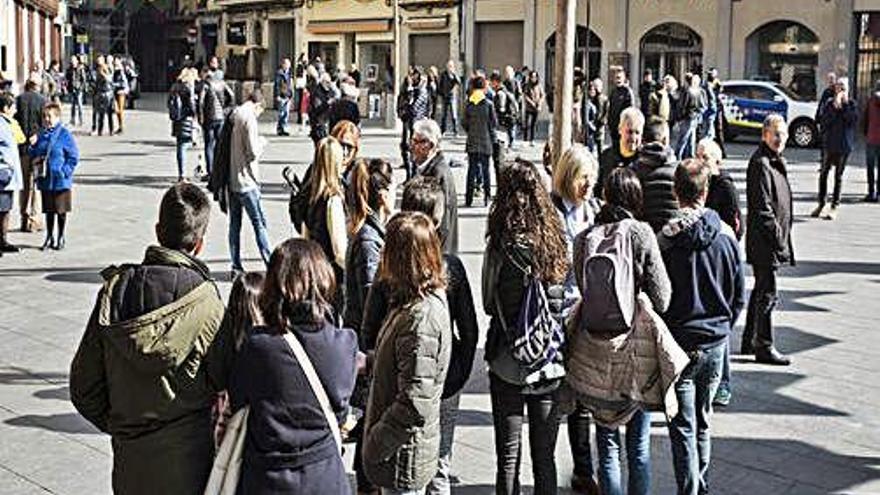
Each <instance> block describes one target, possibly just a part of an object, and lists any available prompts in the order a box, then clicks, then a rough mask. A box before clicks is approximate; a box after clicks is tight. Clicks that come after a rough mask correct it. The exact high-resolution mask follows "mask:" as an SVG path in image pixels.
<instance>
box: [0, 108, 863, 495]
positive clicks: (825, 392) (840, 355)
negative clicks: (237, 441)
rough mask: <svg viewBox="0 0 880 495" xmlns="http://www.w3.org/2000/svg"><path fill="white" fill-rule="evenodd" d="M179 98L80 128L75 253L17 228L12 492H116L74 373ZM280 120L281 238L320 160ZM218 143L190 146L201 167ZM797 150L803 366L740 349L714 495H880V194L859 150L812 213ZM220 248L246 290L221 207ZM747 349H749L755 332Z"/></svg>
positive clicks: (143, 239) (461, 469) (465, 445)
mask: <svg viewBox="0 0 880 495" xmlns="http://www.w3.org/2000/svg"><path fill="white" fill-rule="evenodd" d="M161 101H162V100H161V98H156V99H155V101H153V102H152V104H151V105H152V106H153V108H154V110H149V109H147V110H135V111H132V112H127V118H128V121H129V122H128V125H127V126H126V129H127V134H125V135H122V136H113V137H103V138H97V137H89V136H86V135H83V134H82V133H78V142H79V144H80V147H81V155H82V157H83V160H82V163H81V165H80V168H79V169H78V171H77V176H76V180H75V182H76V186H75V191H74V213H73V214H72V216H71V219H70V224H69V233H68V249H66V250H65V251H62V252H57V253H56V252H49V253H44V252H40V251H39V250H37V249H36V248H37V247H38V246H39V245H40V244H41V241H42V238H41V236H40V235H37V234H21V233H13V234H12V241H13V242H15V243H17V244H20V245H22V246H24V247H25V248H26V249H25V250H24V251H23V252H22V253H20V254H18V255H14V256H12V255H9V256H4V257H3V258H0V301H2V303H0V493H2V494H6V493H9V494H16V495H18V494H31V493H54V494H65V495H78V494H89V495H91V494H102V493H109V492H110V466H111V457H110V446H109V440H108V439H107V437H105V436H104V435H101V434H99V433H97V432H96V430H95V429H94V428H93V427H92V426H91V425H89V424H88V423H87V422H85V421H84V420H83V419H82V418H81V417H79V416H78V415H77V414H76V412H75V410H74V409H73V407H72V406H71V405H70V403H69V400H68V395H69V391H68V389H67V376H68V367H69V363H70V359H71V358H72V356H73V353H74V352H75V349H76V345H77V343H78V341H79V338H80V336H81V334H82V330H83V328H84V326H85V322H86V320H87V318H88V316H89V312H90V310H91V305H92V303H93V301H94V298H95V294H96V292H97V289H98V287H99V284H100V276H99V275H98V272H99V271H100V270H101V269H102V268H104V267H105V266H107V265H109V264H118V263H124V262H129V261H137V260H139V259H140V258H141V257H142V256H143V249H144V246H146V245H147V244H149V243H152V242H154V240H153V237H154V235H153V225H154V223H155V218H156V214H157V210H158V200H159V198H160V196H161V194H162V192H163V191H164V189H165V188H166V187H168V186H169V185H170V184H171V183H172V182H173V180H174V177H175V176H176V169H175V164H174V147H173V141H172V139H171V137H170V136H169V129H170V126H169V125H168V122H167V120H166V119H165V114H164V111H162V110H161ZM148 103H150V101H148ZM87 117H88V115H87ZM86 120H88V119H86ZM263 120H264V122H263V123H262V126H261V130H262V132H263V133H264V134H265V135H267V137H268V139H269V146H268V150H267V154H266V156H265V157H264V160H263V167H264V177H265V180H266V183H265V187H264V191H263V193H264V194H263V196H264V206H265V208H266V210H267V218H268V223H269V231H270V232H269V233H270V240H271V241H272V242H273V243H277V242H280V241H281V240H283V239H285V238H286V237H288V236H290V235H292V234H293V233H292V230H291V228H290V227H289V226H288V224H287V221H286V219H287V212H286V207H287V205H286V201H287V192H286V190H285V189H284V187H283V185H282V180H281V170H282V168H283V167H284V166H286V165H293V166H294V167H295V168H296V170H298V171H301V170H304V168H305V166H306V163H307V162H308V161H309V158H310V156H311V144H310V142H309V140H308V139H307V138H306V137H304V136H294V137H291V138H278V137H275V136H274V135H272V131H273V130H274V125H273V124H272V122H271V116H267V117H266V118H264V119H263ZM446 148H447V150H448V152H449V154H450V156H451V157H452V158H453V159H455V160H458V161H462V162H463V161H464V154H463V140H462V139H458V140H452V142H449V143H446ZM540 149H541V148H540V147H536V148H528V147H527V148H523V149H521V150H518V151H517V153H519V154H522V155H523V156H525V157H528V158H532V159H537V158H538V157H539V153H540ZM753 149H754V143H744V144H736V145H732V146H730V149H729V151H730V155H731V156H730V159H729V160H728V162H727V167H728V168H729V169H730V170H731V172H732V174H733V176H734V177H735V178H736V180H737V181H738V182H739V183H740V185H741V187H742V185H743V184H742V183H743V181H744V179H745V167H746V159H747V158H748V154H749V153H750V152H751V151H752V150H753ZM200 152H201V150H193V151H191V152H190V153H189V154H188V155H187V157H188V162H189V166H188V170H189V171H191V170H192V168H193V166H194V164H195V163H196V157H197V154H198V153H200ZM361 154H362V155H364V156H371V157H372V156H381V157H386V158H391V159H394V158H396V154H397V138H396V137H395V135H394V134H393V133H391V132H389V131H386V130H379V129H368V130H367V131H366V135H365V138H364V142H363V146H362V150H361ZM787 156H788V157H789V158H790V162H791V172H790V175H791V180H792V183H793V186H794V188H795V193H796V202H795V209H796V214H797V217H796V221H797V224H796V226H795V249H796V253H797V256H798V266H797V267H795V268H786V269H784V270H783V271H782V272H781V277H780V281H779V286H780V289H781V290H782V295H783V306H782V310H781V311H780V312H779V313H778V315H777V316H776V320H775V321H776V324H777V326H778V328H779V332H778V334H779V341H780V347H781V349H782V350H783V351H785V352H789V353H791V354H792V356H793V358H794V365H793V366H791V367H790V368H769V367H765V366H759V365H756V364H754V363H752V362H750V361H749V360H748V359H745V358H744V357H741V356H734V363H733V377H734V378H733V379H734V387H735V391H734V401H733V403H732V405H731V406H730V407H729V408H727V409H723V410H719V411H718V412H717V414H716V416H715V418H714V422H713V425H712V427H713V454H714V455H713V464H712V470H711V474H710V476H711V480H712V486H713V493H722V494H792V495H812V494H822V493H840V494H843V493H846V494H856V493H857V494H871V493H874V494H880V420H878V419H877V412H878V410H880V399H878V393H880V390H878V389H880V369H878V367H877V359H878V346H880V334H878V330H877V324H876V320H877V308H878V305H877V302H876V297H874V293H875V292H876V290H877V288H878V286H877V284H878V283H880V250H878V246H880V234H878V232H877V218H878V214H880V205H868V204H863V203H860V202H859V201H858V200H859V199H860V198H861V196H862V195H863V194H864V189H865V176H864V168H863V166H862V163H861V162H862V160H863V159H862V154H861V153H860V152H857V153H855V154H854V156H853V157H852V158H851V160H850V163H851V165H850V167H849V168H848V170H847V183H846V187H845V188H844V193H845V198H844V199H845V202H844V205H843V207H842V208H841V211H840V216H839V219H838V221H835V222H828V221H822V220H815V219H810V218H808V217H807V215H808V213H809V211H810V210H811V209H812V207H813V201H814V200H813V195H814V194H815V191H816V170H817V164H816V156H817V152H816V151H815V150H791V151H790V152H788V153H787ZM455 174H456V178H457V181H458V183H459V192H460V193H461V194H462V195H463V192H464V175H465V170H464V168H458V169H455ZM395 178H396V180H397V183H398V184H400V183H401V182H402V180H403V172H402V171H401V170H396V171H395ZM742 193H743V201H744V191H742ZM461 199H462V198H460V201H461ZM459 211H460V214H461V218H460V229H461V234H460V235H461V249H462V256H461V257H462V259H463V261H464V263H465V267H466V269H467V271H468V273H469V275H470V280H471V287H472V288H474V289H475V290H476V292H475V294H474V296H475V303H476V305H477V308H482V302H481V298H480V294H479V287H480V283H479V277H480V266H481V262H482V253H483V247H484V238H483V235H484V231H485V215H486V209H485V208H473V209H466V208H461V209H460V210H459ZM13 223H16V222H13ZM242 249H243V256H244V257H245V258H246V260H247V267H248V268H251V269H259V268H260V262H259V257H258V253H257V250H256V246H255V242H254V240H253V232H252V230H251V229H250V226H249V225H245V226H244V228H243V232H242ZM203 257H204V259H205V260H206V261H207V263H208V265H209V267H210V268H211V269H212V270H213V272H214V275H215V276H216V277H217V279H218V280H219V281H220V287H221V290H222V291H224V292H226V291H228V289H229V283H228V281H229V274H228V269H229V262H228V253H227V247H226V218H225V217H224V216H223V215H221V214H219V212H218V211H215V212H214V215H213V218H212V221H211V224H210V226H209V229H208V234H207V244H206V250H205V253H204V256H203ZM749 284H751V282H749ZM478 315H479V316H478V317H479V322H480V326H481V328H483V329H484V331H485V328H486V326H487V323H488V320H487V318H486V317H485V315H483V314H482V311H478ZM480 345H481V346H482V342H481V344H480ZM733 346H734V347H733V349H734V350H735V349H738V346H739V337H738V335H737V336H735V337H734V341H733ZM481 356H482V352H481V351H480V352H478V356H477V358H478V359H479V361H478V362H477V364H476V365H475V371H474V376H473V377H472V379H471V380H470V382H469V383H468V385H467V387H466V390H465V394H464V395H463V397H462V401H461V407H462V420H461V423H460V427H459V428H458V430H457V432H456V444H455V456H454V459H453V469H454V471H455V472H456V474H457V475H458V476H459V477H460V478H461V480H462V485H461V486H459V487H457V488H456V490H455V493H461V494H484V493H492V492H493V491H494V490H493V483H494V477H495V472H494V463H495V455H494V443H493V433H492V416H491V410H490V403H489V397H488V382H487V379H486V375H485V373H486V370H485V365H484V364H483V362H482V360H481ZM652 419H653V427H652V429H651V435H652V456H653V478H654V483H653V487H654V489H653V492H654V493H673V492H674V490H675V481H674V476H673V472H672V464H671V455H670V450H669V443H668V437H667V433H666V427H665V423H664V420H663V418H662V416H661V415H657V414H655V415H654V417H653V418H652ZM524 438H527V435H526V434H525V432H524ZM524 448H525V449H527V441H526V445H524ZM557 459H558V465H557V471H558V474H559V484H560V487H565V486H567V485H568V476H569V473H570V471H571V465H572V464H571V459H570V454H569V452H568V439H567V436H566V429H565V426H564V425H563V427H562V428H561V429H560V436H559V441H558V444H557ZM530 471H531V462H530V460H529V456H528V451H527V450H524V456H523V466H522V481H523V483H524V485H526V486H527V487H528V486H530V485H531V483H532V481H531V479H532V477H531V473H530ZM529 490H530V488H527V489H526V492H528V491H529ZM563 492H564V491H563Z"/></svg>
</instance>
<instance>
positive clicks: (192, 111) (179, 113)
mask: <svg viewBox="0 0 880 495" xmlns="http://www.w3.org/2000/svg"><path fill="white" fill-rule="evenodd" d="M198 77H199V73H198V71H196V70H195V69H193V68H184V69H183V70H181V71H180V75H178V76H177V82H175V83H174V84H173V85H172V86H171V90H170V91H169V92H168V118H169V119H170V120H171V135H172V136H173V137H174V138H175V140H176V145H177V180H178V181H182V180H183V176H184V172H185V169H186V167H185V164H184V160H185V157H186V150H187V149H188V148H189V147H190V146H192V143H193V118H194V117H195V115H196V93H195V82H196V79H198Z"/></svg>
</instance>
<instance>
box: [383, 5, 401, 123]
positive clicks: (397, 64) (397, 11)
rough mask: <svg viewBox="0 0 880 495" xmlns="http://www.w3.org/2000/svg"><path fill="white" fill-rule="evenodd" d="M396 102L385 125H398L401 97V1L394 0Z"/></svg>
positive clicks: (389, 108) (392, 104) (389, 110)
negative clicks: (398, 103)
mask: <svg viewBox="0 0 880 495" xmlns="http://www.w3.org/2000/svg"><path fill="white" fill-rule="evenodd" d="M393 29H394V101H392V102H391V104H390V105H388V107H387V108H388V118H386V119H385V125H386V126H387V127H389V128H394V127H395V126H396V125H397V99H398V98H399V97H400V0H394V26H393Z"/></svg>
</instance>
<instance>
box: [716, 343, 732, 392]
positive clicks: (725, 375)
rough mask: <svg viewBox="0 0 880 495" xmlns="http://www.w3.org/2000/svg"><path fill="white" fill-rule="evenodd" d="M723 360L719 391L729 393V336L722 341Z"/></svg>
mask: <svg viewBox="0 0 880 495" xmlns="http://www.w3.org/2000/svg"><path fill="white" fill-rule="evenodd" d="M722 345H723V346H724V360H723V361H722V362H721V382H720V383H719V384H718V389H719V390H726V391H727V392H730V336H728V337H727V338H726V339H724V344H722Z"/></svg>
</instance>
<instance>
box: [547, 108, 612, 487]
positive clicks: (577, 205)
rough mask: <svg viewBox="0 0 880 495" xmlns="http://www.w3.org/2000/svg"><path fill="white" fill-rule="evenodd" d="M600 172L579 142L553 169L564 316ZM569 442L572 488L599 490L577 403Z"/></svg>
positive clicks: (573, 298) (572, 297)
mask: <svg viewBox="0 0 880 495" xmlns="http://www.w3.org/2000/svg"><path fill="white" fill-rule="evenodd" d="M585 103H586V102H585ZM598 173H599V164H598V162H597V161H596V158H595V157H594V156H593V154H592V153H590V150H589V149H587V148H586V147H585V146H582V145H579V144H576V145H574V146H572V147H571V148H569V149H568V150H566V151H565V153H563V154H562V156H561V157H560V158H559V161H558V162H556V166H555V167H554V168H553V192H552V193H551V194H550V198H551V199H552V200H553V205H554V206H555V207H556V211H557V213H559V219H560V220H561V221H562V231H563V234H564V238H565V244H566V248H567V250H568V263H569V269H568V273H567V274H566V276H565V282H564V283H563V289H564V292H563V294H564V298H563V304H562V318H563V319H565V318H567V317H568V314H569V312H570V311H571V308H572V307H573V306H574V305H575V303H576V302H577V301H578V299H580V291H579V290H578V286H577V282H576V280H575V273H574V270H573V269H572V267H571V263H572V261H573V253H574V239H575V237H577V236H578V234H580V233H581V232H583V231H585V230H587V229H588V228H590V227H592V226H593V223H594V221H595V218H596V215H597V214H598V213H599V210H600V208H601V204H600V202H599V200H598V199H597V198H594V197H591V196H592V189H593V185H594V184H595V183H596V176H597V175H598ZM568 441H569V445H570V446H571V457H572V460H573V461H574V472H573V473H572V478H571V486H572V488H575V489H583V490H584V491H586V492H587V493H596V490H598V484H597V483H596V481H595V479H594V473H595V470H594V468H593V460H592V455H591V450H590V412H589V410H588V409H587V408H586V407H582V406H580V405H578V406H577V408H576V409H575V411H574V412H573V413H571V414H569V415H568ZM590 490H593V491H592V492H591V491H590Z"/></svg>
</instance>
